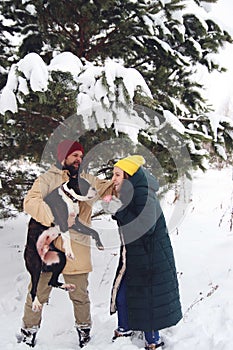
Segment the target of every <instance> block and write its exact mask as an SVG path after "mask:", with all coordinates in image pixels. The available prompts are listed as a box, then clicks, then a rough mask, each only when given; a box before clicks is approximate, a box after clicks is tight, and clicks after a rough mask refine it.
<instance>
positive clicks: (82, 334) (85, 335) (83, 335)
mask: <svg viewBox="0 0 233 350" xmlns="http://www.w3.org/2000/svg"><path fill="white" fill-rule="evenodd" d="M76 329H77V332H78V336H79V346H80V348H83V347H84V346H85V345H87V343H89V341H90V340H91V337H90V331H91V329H90V327H85V328H82V327H77V328H76Z"/></svg>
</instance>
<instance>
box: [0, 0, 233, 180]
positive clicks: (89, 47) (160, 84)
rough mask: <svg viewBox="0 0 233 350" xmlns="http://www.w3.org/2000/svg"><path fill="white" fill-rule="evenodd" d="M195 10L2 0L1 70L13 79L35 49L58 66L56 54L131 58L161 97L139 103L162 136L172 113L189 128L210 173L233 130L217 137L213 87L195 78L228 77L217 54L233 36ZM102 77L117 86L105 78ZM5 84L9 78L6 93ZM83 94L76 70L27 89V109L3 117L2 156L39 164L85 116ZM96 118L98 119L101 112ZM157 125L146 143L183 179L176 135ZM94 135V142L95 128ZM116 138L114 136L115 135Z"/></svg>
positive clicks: (128, 0) (225, 125)
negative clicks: (70, 122) (46, 149)
mask: <svg viewBox="0 0 233 350" xmlns="http://www.w3.org/2000/svg"><path fill="white" fill-rule="evenodd" d="M216 1H217V0H206V1H200V0H193V4H196V6H198V7H200V8H204V6H205V3H215V2H216ZM186 5H187V3H186V2H183V1H182V0H170V1H169V2H168V1H166V2H164V1H162V0H157V1H149V0H138V1H137V3H135V1H132V0H118V1H113V0H94V1H91V2H90V1H86V0H59V1H57V0H56V1H55V0H37V1H31V0H26V1H25V0H8V1H2V2H1V3H0V11H1V14H2V20H1V22H0V26H1V28H2V31H1V36H0V48H1V55H0V65H1V67H3V68H2V70H3V71H4V73H5V72H6V71H7V69H9V67H10V65H11V63H17V62H18V61H19V59H21V58H23V57H25V55H27V54H28V53H30V52H35V53H38V54H39V55H40V56H41V57H42V58H43V60H44V61H45V62H46V63H47V64H49V62H50V60H51V58H52V57H53V56H54V55H56V54H58V53H60V52H64V51H69V52H71V53H73V54H74V55H75V56H77V57H79V58H80V60H81V62H82V63H83V64H85V63H90V62H91V63H93V64H94V65H95V66H103V64H104V62H105V59H106V58H111V59H113V60H115V61H122V62H123V63H124V66H125V67H129V68H136V69H137V70H138V71H139V72H140V73H141V74H142V76H143V77H144V79H145V81H146V82H147V84H148V85H149V87H150V90H151V92H152V94H153V99H151V98H148V97H145V96H144V95H143V94H141V93H140V91H137V93H135V96H134V103H135V105H142V106H144V107H148V108H150V109H152V110H153V111H154V112H155V113H156V112H158V114H157V115H158V117H157V119H158V120H159V124H160V127H161V128H162V129H163V124H166V113H165V112H166V111H169V112H170V113H172V114H173V116H174V117H175V118H176V119H177V121H178V122H179V123H180V124H181V125H183V127H184V128H185V136H184V138H185V144H186V145H187V147H189V149H194V150H195V152H193V153H192V154H191V158H192V161H193V164H194V165H197V166H199V167H201V168H202V167H203V165H202V159H203V157H204V153H205V152H202V151H203V148H204V147H205V148H206V147H209V149H210V150H211V152H213V151H214V150H215V152H217V153H219V154H222V153H223V152H222V147H227V146H229V145H230V147H231V141H232V137H231V133H232V124H231V123H229V120H227V119H224V118H223V119H222V120H221V121H220V123H219V128H218V130H217V132H215V131H213V128H212V125H211V118H210V117H209V115H210V112H211V106H209V105H208V104H207V101H205V100H204V99H203V97H202V88H203V87H202V86H201V85H200V84H199V83H198V82H196V81H195V80H194V79H193V73H195V70H196V67H197V64H199V65H202V66H205V67H207V69H208V70H209V71H210V72H211V71H213V70H218V71H223V70H224V68H223V67H220V66H219V65H218V64H217V63H216V62H215V61H214V59H213V53H217V52H218V50H219V48H220V47H222V46H223V45H224V44H225V43H226V42H231V41H232V39H231V37H230V35H229V34H228V33H227V32H226V31H224V30H222V29H221V27H220V26H219V25H218V24H217V23H215V22H214V21H213V20H212V19H211V18H209V19H208V18H207V19H206V18H201V17H198V16H197V15H196V14H195V12H194V13H192V14H191V13H190V11H187V9H186ZM11 36H13V37H14V38H16V37H18V38H19V39H20V40H19V43H18V45H17V46H15V45H10V44H9V38H10V37H11ZM19 74H20V73H19ZM22 78H23V79H25V77H23V76H22ZM98 79H100V80H101V83H102V84H103V85H104V86H105V88H106V89H107V88H108V86H107V84H106V81H105V77H104V76H101V78H100V77H99V78H98ZM5 81H6V77H4V76H3V79H2V81H1V82H0V84H1V86H0V87H1V88H2V87H3V86H4V83H5ZM115 85H116V89H115V93H116V94H118V93H119V92H120V93H122V94H124V96H125V108H126V109H127V108H128V107H127V103H128V102H129V98H128V96H127V91H126V89H125V86H124V84H123V82H122V80H121V79H118V80H117V79H116V81H115ZM79 87H80V86H79V85H77V82H76V81H74V79H73V77H72V76H71V75H69V74H68V73H67V72H65V73H64V72H53V73H52V74H51V79H50V81H49V86H48V89H47V90H46V91H43V92H35V91H33V90H32V89H31V87H30V84H29V82H27V88H28V90H29V92H30V93H29V94H28V95H22V96H21V98H22V101H23V104H22V105H21V106H20V108H19V110H18V112H17V113H16V114H12V113H11V112H7V113H6V114H5V116H4V117H3V118H0V123H1V129H2V140H3V142H2V143H1V145H2V146H1V156H2V159H5V160H11V159H14V158H15V155H17V156H20V155H22V156H27V157H29V158H30V159H33V158H34V159H35V160H39V159H40V156H41V151H42V149H43V146H44V145H45V143H46V142H47V140H48V138H49V136H50V135H51V133H52V132H53V130H54V129H55V128H56V127H57V126H58V125H59V123H62V122H63V121H64V120H66V118H67V117H69V116H70V115H71V114H73V113H75V111H76V109H77V94H78V93H79V92H80V91H79ZM18 97H19V98H20V94H19V95H18ZM105 107H106V106H104V104H103V108H105ZM121 107H122V106H121ZM29 118H30V124H29V123H28V119H29ZM92 119H93V120H97V119H98V118H97V117H96V115H93V116H92ZM173 120H174V119H173ZM150 122H151V125H150V127H149V128H147V130H141V132H140V135H139V141H140V142H141V143H142V144H144V145H146V147H147V148H149V149H150V150H151V151H152V152H153V154H156V157H158V159H159V161H160V162H161V164H163V166H164V169H166V171H167V173H166V177H168V178H170V180H171V181H175V180H176V179H177V174H174V164H173V161H172V159H171V158H169V150H168V146H167V140H166V135H165V133H164V134H163V135H162V136H161V137H162V138H163V139H161V140H160V142H159V143H158V142H156V141H155V135H157V134H159V133H160V134H161V130H160V129H159V128H158V127H157V126H156V125H155V122H154V118H151V120H150ZM174 124H176V123H175V121H174ZM99 127H102V126H101V125H98V123H97V124H96V130H95V135H96V137H97V135H98V138H97V139H99V140H103V139H104V138H105V137H106V132H105V131H104V130H103V129H100V130H98V128H99ZM108 128H109V126H108ZM97 130H98V132H97ZM89 132H90V134H91V135H92V136H93V131H89ZM172 132H174V128H172ZM107 135H108V137H110V138H111V135H112V130H111V128H109V129H108V131H107ZM96 137H95V138H94V140H95V141H94V140H93V143H90V138H85V140H83V142H86V140H87V139H88V140H89V141H88V142H86V145H85V146H86V147H87V148H88V149H89V147H90V148H91V147H92V145H94V143H95V142H97V139H96ZM35 140H36V142H35ZM204 145H205V146H204ZM6 150H7V151H6ZM142 152H143V150H142ZM206 154H207V155H209V154H210V151H208V152H207V151H206ZM184 167H185V165H184Z"/></svg>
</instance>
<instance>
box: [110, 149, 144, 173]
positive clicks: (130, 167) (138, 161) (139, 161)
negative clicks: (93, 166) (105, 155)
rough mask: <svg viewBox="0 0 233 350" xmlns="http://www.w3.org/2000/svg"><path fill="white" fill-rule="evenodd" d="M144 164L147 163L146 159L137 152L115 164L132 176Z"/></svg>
mask: <svg viewBox="0 0 233 350" xmlns="http://www.w3.org/2000/svg"><path fill="white" fill-rule="evenodd" d="M143 164H145V159H144V158H143V157H142V156H140V155H137V154H135V155H133V156H129V157H126V158H123V159H120V160H119V161H118V162H117V163H116V164H114V166H117V167H118V168H120V169H121V170H123V171H125V172H126V173H127V174H129V175H131V176H132V175H133V174H135V173H136V171H138V169H139V168H140V166H141V165H143Z"/></svg>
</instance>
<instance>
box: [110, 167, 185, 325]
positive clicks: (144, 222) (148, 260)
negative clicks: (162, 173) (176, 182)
mask: <svg viewBox="0 0 233 350" xmlns="http://www.w3.org/2000/svg"><path fill="white" fill-rule="evenodd" d="M157 190H158V183H157V181H156V179H155V178H154V177H153V176H152V175H150V174H149V172H148V171H147V170H145V169H144V168H139V170H138V171H137V172H136V173H135V174H134V175H133V176H132V177H129V179H128V180H125V181H124V183H123V185H122V190H121V196H120V198H121V200H122V202H123V207H122V208H120V210H118V211H117V212H116V214H115V216H114V218H115V219H116V220H117V223H118V226H119V232H120V234H121V236H122V238H123V241H124V245H125V249H124V247H122V248H121V253H122V254H121V257H120V261H119V266H118V269H117V274H116V278H115V280H114V286H113V290H112V303H111V313H114V312H115V311H116V307H115V301H114V299H115V298H114V296H115V295H116V290H117V288H118V287H119V283H120V275H121V277H122V271H123V274H124V275H125V280H126V297H127V306H128V320H129V327H130V329H133V330H141V331H151V330H160V329H164V328H167V327H170V326H173V325H175V324H177V323H178V322H179V320H180V319H181V318H182V312H181V304H180V298H179V289H178V281H177V273H176V267H175V261H174V255H173V249H172V246H171V242H170V238H169V235H168V231H167V227H166V222H165V218H164V215H163V213H162V210H161V207H160V204H159V201H158V199H157V197H156V191H157ZM125 250H126V252H125V258H126V268H125V269H122V266H123V265H125V264H123V262H124V261H123V253H124V251H125Z"/></svg>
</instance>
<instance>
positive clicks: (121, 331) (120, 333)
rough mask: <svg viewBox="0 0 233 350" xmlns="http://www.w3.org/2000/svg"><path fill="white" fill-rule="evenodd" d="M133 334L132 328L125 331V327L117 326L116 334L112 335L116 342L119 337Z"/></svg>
mask: <svg viewBox="0 0 233 350" xmlns="http://www.w3.org/2000/svg"><path fill="white" fill-rule="evenodd" d="M132 335H133V331H132V330H127V331H125V330H124V329H123V328H117V329H115V331H114V336H113V337H112V341H113V342H114V341H115V340H116V339H117V338H119V337H131V336H132Z"/></svg>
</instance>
